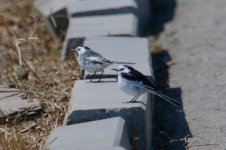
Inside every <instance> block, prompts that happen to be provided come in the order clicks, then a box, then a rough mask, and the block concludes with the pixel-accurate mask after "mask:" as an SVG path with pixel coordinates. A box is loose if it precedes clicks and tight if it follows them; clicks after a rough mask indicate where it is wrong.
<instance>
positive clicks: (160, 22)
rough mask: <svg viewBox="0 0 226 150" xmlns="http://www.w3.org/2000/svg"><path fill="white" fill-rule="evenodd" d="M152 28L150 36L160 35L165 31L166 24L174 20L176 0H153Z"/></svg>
mask: <svg viewBox="0 0 226 150" xmlns="http://www.w3.org/2000/svg"><path fill="white" fill-rule="evenodd" d="M150 2H151V11H152V12H151V15H152V17H151V26H150V30H149V34H151V35H158V34H159V33H161V32H162V31H163V30H164V25H165V23H167V22H169V21H170V20H172V19H173V18H174V13H175V9H176V6H177V3H176V0H151V1H150Z"/></svg>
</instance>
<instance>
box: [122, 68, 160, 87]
mask: <svg viewBox="0 0 226 150" xmlns="http://www.w3.org/2000/svg"><path fill="white" fill-rule="evenodd" d="M131 70H132V71H131V72H130V73H122V75H123V76H125V78H126V79H129V80H131V81H135V82H134V83H139V84H140V85H144V86H145V87H148V88H149V89H157V87H155V85H154V84H153V83H152V82H151V81H150V80H149V79H148V78H147V77H145V76H144V75H143V74H142V73H140V72H139V71H137V70H135V69H132V68H131Z"/></svg>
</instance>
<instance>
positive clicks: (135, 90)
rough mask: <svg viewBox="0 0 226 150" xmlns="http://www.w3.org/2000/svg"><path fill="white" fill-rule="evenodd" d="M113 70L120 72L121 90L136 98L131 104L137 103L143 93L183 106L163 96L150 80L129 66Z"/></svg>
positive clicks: (119, 83)
mask: <svg viewBox="0 0 226 150" xmlns="http://www.w3.org/2000/svg"><path fill="white" fill-rule="evenodd" d="M112 70H115V71H117V72H118V85H119V87H120V89H121V90H122V91H123V92H125V93H126V94H128V95H132V96H134V98H133V99H132V100H131V101H130V102H136V100H137V99H138V97H139V96H140V95H141V94H143V93H151V94H154V95H156V96H159V97H161V98H162V99H164V100H166V101H167V102H169V103H171V104H173V105H174V106H176V107H180V106H181V104H180V103H179V102H178V101H177V100H175V99H172V98H170V97H168V96H166V95H165V94H163V93H162V91H161V90H159V89H158V88H157V87H156V86H155V85H154V84H153V83H152V82H151V81H150V80H148V79H147V78H146V77H145V76H144V75H143V74H142V73H140V72H139V71H137V70H135V69H134V68H132V67H130V66H127V65H120V66H119V67H118V68H116V69H112Z"/></svg>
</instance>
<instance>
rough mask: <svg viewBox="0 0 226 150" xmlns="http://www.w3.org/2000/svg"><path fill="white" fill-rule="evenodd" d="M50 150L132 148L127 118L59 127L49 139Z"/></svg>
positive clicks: (117, 149)
mask: <svg viewBox="0 0 226 150" xmlns="http://www.w3.org/2000/svg"><path fill="white" fill-rule="evenodd" d="M46 145H47V148H48V149H49V150H62V149H65V150H91V149H92V150H101V149H103V150H104V149H105V150H130V149H131V148H130V143H129V137H128V131H127V127H126V123H125V120H124V119H122V118H120V117H115V118H110V119H103V120H98V121H91V122H86V123H80V124H76V125H70V126H64V127H57V128H55V129H54V130H53V131H52V133H51V134H50V136H49V138H48V140H47V143H46Z"/></svg>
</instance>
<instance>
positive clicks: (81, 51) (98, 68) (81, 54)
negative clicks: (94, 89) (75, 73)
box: [72, 46, 134, 82]
mask: <svg viewBox="0 0 226 150" xmlns="http://www.w3.org/2000/svg"><path fill="white" fill-rule="evenodd" d="M72 51H73V52H74V53H76V54H78V58H77V61H78V64H79V66H80V68H81V69H84V70H86V71H88V72H91V73H94V74H93V75H92V76H91V77H90V79H91V80H90V82H92V79H93V77H94V76H95V75H96V73H97V72H101V75H100V77H99V82H100V80H101V78H102V76H103V73H104V69H105V68H107V67H108V66H109V65H111V64H113V63H115V64H134V63H128V62H116V61H110V60H109V59H107V58H105V57H103V56H102V55H101V54H99V53H97V52H95V51H94V50H92V49H90V48H89V47H87V46H78V47H77V48H76V49H73V50H72Z"/></svg>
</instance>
